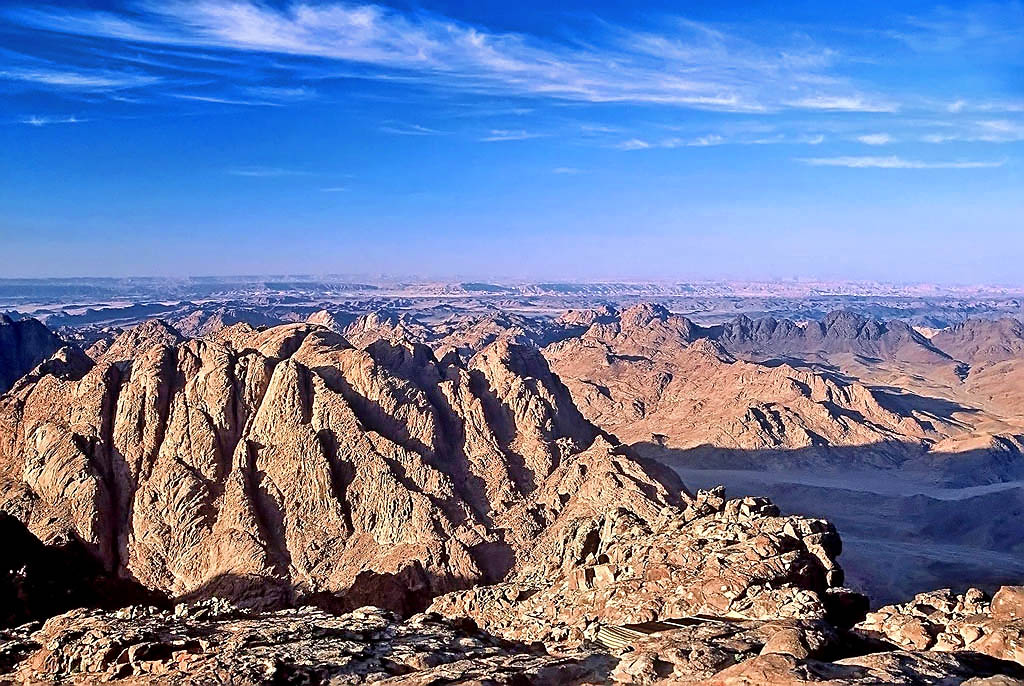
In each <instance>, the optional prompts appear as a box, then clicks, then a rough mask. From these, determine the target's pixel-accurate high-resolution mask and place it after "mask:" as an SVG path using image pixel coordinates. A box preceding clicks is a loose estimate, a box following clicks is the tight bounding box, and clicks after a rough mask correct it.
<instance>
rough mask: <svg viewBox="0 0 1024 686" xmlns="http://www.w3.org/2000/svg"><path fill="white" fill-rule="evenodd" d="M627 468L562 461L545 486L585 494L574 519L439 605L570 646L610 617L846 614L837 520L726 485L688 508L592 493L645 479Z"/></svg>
mask: <svg viewBox="0 0 1024 686" xmlns="http://www.w3.org/2000/svg"><path fill="white" fill-rule="evenodd" d="M608 459H611V460H613V461H614V458H613V457H612V458H608ZM584 466H585V467H586V470H584ZM617 466H618V465H614V464H610V465H608V466H607V467H604V466H602V465H600V464H594V462H593V461H591V462H590V463H589V464H586V465H583V464H567V465H564V466H563V468H562V469H561V470H560V471H561V472H563V473H562V474H558V473H556V477H558V480H557V481H553V482H549V485H547V486H546V488H545V490H547V491H548V493H547V494H544V493H543V491H542V500H546V504H547V505H548V507H549V508H553V509H556V511H557V508H558V502H559V499H560V497H561V498H563V499H564V498H567V497H568V494H569V493H574V492H575V493H578V494H579V495H578V497H577V498H576V501H575V502H572V501H571V500H570V505H571V506H572V509H571V510H568V511H565V512H563V514H562V517H561V520H562V522H564V523H559V524H558V525H555V526H550V527H547V528H546V529H545V530H543V531H542V532H541V533H540V535H539V536H538V538H537V540H536V544H535V547H534V549H533V553H532V555H531V556H530V557H529V558H525V559H524V561H523V562H522V563H521V564H520V565H519V567H518V568H517V569H516V572H515V574H514V575H512V577H511V578H510V579H509V580H508V581H506V582H503V583H500V584H497V585H493V586H485V587H478V588H473V589H469V590H466V591H458V592H455V593H450V594H448V595H445V596H442V597H440V598H437V599H436V600H435V601H434V603H433V605H432V606H431V608H432V609H434V610H436V611H438V612H440V613H442V614H446V615H450V616H469V617H472V618H473V619H474V620H475V621H476V622H477V623H478V624H480V626H482V627H483V628H485V629H487V630H488V631H491V632H494V633H497V634H499V635H502V636H505V637H506V638H510V639H515V640H533V641H536V640H540V641H545V642H547V643H553V642H566V643H568V644H570V645H577V644H579V643H580V642H581V641H583V640H584V639H594V638H595V637H596V636H597V632H598V631H599V629H600V627H601V626H602V625H607V624H613V625H622V624H639V623H645V622H652V621H658V620H672V619H676V618H684V617H692V616H695V615H710V616H716V617H731V618H745V619H768V618H780V617H791V618H805V619H806V618H817V619H820V618H824V617H826V616H831V617H832V618H833V619H834V620H836V621H838V622H840V623H841V622H842V619H843V618H842V616H841V615H842V614H843V612H842V609H841V602H840V601H839V598H841V597H843V595H844V593H843V591H841V589H838V588H836V587H838V586H839V585H840V584H841V583H842V570H841V569H840V568H839V567H838V565H836V563H835V558H836V556H837V555H838V554H839V551H840V543H839V537H838V536H837V535H836V532H835V530H834V529H833V528H832V527H831V525H829V524H828V523H827V522H824V521H822V520H812V519H805V518H801V517H781V516H779V512H778V510H777V509H776V508H775V507H774V506H773V505H772V504H771V503H769V502H767V501H765V500H763V499H756V498H746V499H743V500H732V501H727V500H725V499H724V498H723V497H722V493H721V491H715V492H704V491H702V492H700V493H699V494H698V495H697V497H696V498H694V499H693V500H692V501H691V502H690V503H689V504H688V505H687V507H686V508H685V509H684V510H682V511H680V510H678V509H676V508H673V507H671V506H666V507H663V508H662V509H661V510H660V511H659V510H655V509H654V508H651V507H648V508H646V509H638V508H635V507H630V506H631V505H635V504H636V500H638V499H637V498H629V497H622V496H620V498H621V500H620V501H619V502H612V503H609V504H605V502H604V501H603V500H602V499H600V498H595V497H594V496H595V495H597V494H599V493H600V492H602V491H604V490H606V489H607V490H617V491H625V492H626V493H628V492H629V491H630V490H633V489H636V488H638V487H640V485H639V484H637V482H636V481H634V479H635V475H631V474H630V473H629V472H628V471H627V470H625V469H623V468H622V466H618V469H617V468H616V467H617ZM584 471H585V473H593V472H594V471H599V472H600V471H603V472H604V474H605V476H604V480H605V483H600V482H594V481H591V483H590V484H588V485H587V486H586V487H585V488H584V487H581V486H580V484H579V482H580V481H581V478H580V477H581V474H582V473H584ZM631 477H632V478H631ZM641 483H642V482H641ZM552 486H553V488H552ZM585 489H592V490H591V492H590V493H587V490H585ZM560 494H565V495H560ZM545 495H546V496H547V497H546V498H545ZM580 498H583V500H580ZM631 501H632V502H631ZM602 510H603V511H602ZM852 621H855V619H854V620H851V622H850V623H852Z"/></svg>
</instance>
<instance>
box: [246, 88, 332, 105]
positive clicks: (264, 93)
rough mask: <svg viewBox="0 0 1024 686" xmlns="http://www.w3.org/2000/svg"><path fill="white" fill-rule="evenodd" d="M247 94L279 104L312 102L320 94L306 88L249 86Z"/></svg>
mask: <svg viewBox="0 0 1024 686" xmlns="http://www.w3.org/2000/svg"><path fill="white" fill-rule="evenodd" d="M244 90H245V92H246V93H248V94H249V95H252V96H255V97H257V98H264V99H266V100H276V101H278V102H298V101H302V100H312V99H313V98H316V97H317V96H318V95H319V94H318V93H317V92H316V90H315V89H313V88H309V87H306V86H298V87H287V86H248V87H246V88H245V89H244Z"/></svg>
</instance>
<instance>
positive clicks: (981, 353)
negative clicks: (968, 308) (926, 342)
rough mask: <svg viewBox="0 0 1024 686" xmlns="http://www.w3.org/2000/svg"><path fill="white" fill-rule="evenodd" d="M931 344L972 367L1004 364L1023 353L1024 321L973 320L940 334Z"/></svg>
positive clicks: (1008, 319)
mask: <svg viewBox="0 0 1024 686" xmlns="http://www.w3.org/2000/svg"><path fill="white" fill-rule="evenodd" d="M931 342H932V344H933V345H935V346H936V347H938V348H939V349H941V350H943V351H945V352H946V353H947V354H949V355H951V356H953V357H955V358H956V359H958V360H962V361H964V362H966V363H968V364H971V365H977V364H992V363H996V362H1002V361H1004V360H1010V359H1013V358H1018V357H1020V356H1021V355H1022V354H1024V322H1021V321H1020V320H1018V319H1012V318H1010V317H1006V318H1003V319H994V320H993V319H974V318H971V319H967V320H966V321H963V322H961V323H959V324H955V325H953V326H951V327H949V328H947V329H943V330H941V331H939V332H938V333H936V334H935V335H934V336H932V339H931Z"/></svg>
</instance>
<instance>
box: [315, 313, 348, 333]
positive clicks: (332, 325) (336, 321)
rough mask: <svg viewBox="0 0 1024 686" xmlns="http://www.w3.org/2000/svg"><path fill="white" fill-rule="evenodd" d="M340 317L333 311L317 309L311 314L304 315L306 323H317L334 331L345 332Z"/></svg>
mask: <svg viewBox="0 0 1024 686" xmlns="http://www.w3.org/2000/svg"><path fill="white" fill-rule="evenodd" d="M342 321H343V320H342V318H340V317H339V316H337V315H336V314H335V313H332V312H330V311H329V310H317V311H316V312H314V313H313V314H311V315H309V316H308V317H306V322H307V323H308V324H317V325H319V326H322V327H324V328H327V329H330V330H331V331H333V332H334V333H342V334H343V333H345V326H346V325H345V324H343V323H342Z"/></svg>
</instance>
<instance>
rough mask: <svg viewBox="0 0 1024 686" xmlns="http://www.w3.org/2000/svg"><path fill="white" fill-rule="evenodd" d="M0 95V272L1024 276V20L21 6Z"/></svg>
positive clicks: (527, 4)
mask: <svg viewBox="0 0 1024 686" xmlns="http://www.w3.org/2000/svg"><path fill="white" fill-rule="evenodd" d="M779 5H785V7H783V8H780V7H779ZM0 94H2V99H0V152H2V154H0V276H49V275H130V274H182V275H183V274H232V273H260V272H276V273H280V272H301V273H361V274H372V273H389V274H407V275H424V276H467V277H469V276H472V277H489V278H497V277H502V276H505V277H523V278H541V277H543V278H556V277H557V278H636V279H644V278H650V279H660V278H679V279H687V278H691V279H692V278H706V277H751V278H762V277H772V276H779V277H791V276H807V277H826V278H856V279H885V280H894V281H907V280H924V281H940V282H989V283H1013V284H1024V270H1022V269H1021V262H1022V258H1024V174H1022V160H1021V152H1022V148H1024V4H1022V3H1021V2H1007V3H990V4H974V5H964V4H962V3H957V4H956V5H952V4H950V5H935V4H932V3H924V2H891V3H863V2H858V3H854V2H849V3H845V2H841V3H823V2H820V1H816V2H790V3H778V2H761V1H758V0H744V1H743V2H721V1H720V0H719V1H716V2H668V1H667V0H648V1H647V2H634V3H623V2H607V1H597V2H595V1H593V0H588V1H587V2H583V0H569V1H563V2H559V3H552V2H550V0H548V1H547V2H539V1H537V0H520V1H517V2H503V3H496V2H483V1H480V0H476V1H472V2H471V1H469V0H464V1H456V0H448V1H446V2H424V3H412V2H389V3H387V4H358V3H351V2H342V1H340V0H329V1H321V2H317V1H314V0H307V1H306V2H291V1H278V2H259V1H258V0H166V1H156V0H152V1H150V0H139V1H133V0H126V1H125V2H103V3H100V2H68V1H64V2H60V3H56V2H55V3H53V4H47V3H34V2H11V1H9V0H3V1H0Z"/></svg>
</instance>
